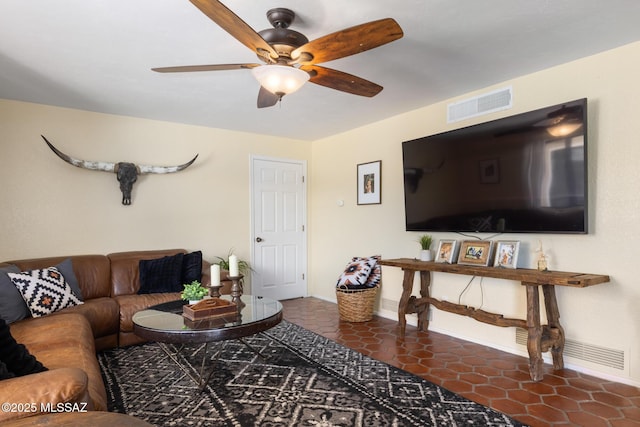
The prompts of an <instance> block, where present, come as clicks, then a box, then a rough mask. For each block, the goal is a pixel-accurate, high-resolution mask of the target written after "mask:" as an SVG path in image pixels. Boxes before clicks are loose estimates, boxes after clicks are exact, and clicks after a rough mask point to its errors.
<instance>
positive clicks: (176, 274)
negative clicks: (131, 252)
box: [138, 254, 184, 294]
mask: <svg viewBox="0 0 640 427" xmlns="http://www.w3.org/2000/svg"><path fill="white" fill-rule="evenodd" d="M183 258H184V254H177V255H173V256H166V257H162V258H157V259H150V260H142V261H140V263H139V264H138V268H139V269H140V290H139V291H138V294H157V293H163V292H182V290H183V289H184V287H183V286H182V260H183Z"/></svg>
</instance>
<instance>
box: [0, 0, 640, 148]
mask: <svg viewBox="0 0 640 427" xmlns="http://www.w3.org/2000/svg"><path fill="white" fill-rule="evenodd" d="M223 3H224V4H225V5H226V6H227V7H228V8H230V9H231V10H233V11H234V12H235V13H236V14H237V15H238V16H239V17H240V18H242V19H243V20H244V21H245V22H246V23H247V24H249V25H250V26H251V27H252V28H254V29H255V30H256V31H260V30H263V29H266V28H269V27H270V24H269V22H268V21H267V18H266V15H265V14H266V11H267V10H268V9H271V8H274V7H287V8H290V9H292V10H293V11H294V12H296V14H297V18H296V21H295V22H294V23H293V24H292V26H291V29H294V30H297V31H299V32H302V33H304V34H305V35H306V36H307V38H309V40H313V39H315V38H318V37H320V36H323V35H326V34H329V33H332V32H334V31H338V30H341V29H344V28H347V27H351V26H354V25H358V24H361V23H364V22H368V21H373V20H376V19H380V18H386V17H392V18H394V19H395V20H396V21H397V22H398V23H399V24H400V26H401V27H402V28H403V30H404V37H403V38H402V39H400V40H397V41H394V42H392V43H390V44H387V45H385V46H382V47H379V48H377V49H373V50H370V51H367V52H364V53H361V54H358V55H354V56H351V57H348V58H343V59H339V60H336V61H332V62H328V63H325V64H322V65H323V66H327V67H330V68H334V69H337V70H340V71H344V72H347V73H350V74H354V75H357V76H360V77H363V78H365V79H367V80H370V81H373V82H375V83H378V84H380V85H381V86H383V87H384V90H383V91H382V92H381V93H380V94H379V95H377V96H376V97H373V98H366V97H359V96H355V95H350V94H346V93H343V92H339V91H336V90H331V89H327V88H325V87H322V86H318V85H315V84H310V83H307V84H306V85H305V86H304V87H302V89H300V90H299V91H298V92H296V93H294V94H291V95H288V96H285V97H284V98H283V100H282V103H281V104H280V105H276V106H275V107H272V108H265V109H258V108H256V97H257V94H258V88H259V86H258V83H257V81H255V80H254V78H253V77H252V75H251V72H250V71H248V70H235V71H216V72H204V73H180V74H159V73H154V72H152V71H150V68H152V67H164V66H174V65H194V64H218V63H223V64H224V63H245V62H249V63H253V62H258V61H257V58H256V56H255V55H254V54H253V53H252V52H251V51H250V50H249V49H248V48H246V47H245V46H244V45H242V44H241V43H240V42H238V41H237V40H236V39H234V38H233V37H231V36H230V35H228V34H227V33H226V32H224V31H223V30H222V29H220V28H219V27H218V26H217V25H216V24H215V23H213V22H212V21H211V20H210V19H209V18H207V17H206V16H205V15H204V14H203V13H202V12H200V10H198V9H197V8H196V7H195V6H193V5H192V4H191V3H190V2H189V1H188V0H162V1H158V0H89V1H87V0H57V1H55V2H52V1H50V0H28V1H25V0H2V1H0V98H6V99H14V100H21V101H29V102H36V103H42V104H51V105H58V106H63V107H70V108H77V109H83V110H89V111H97V112H104V113H112V114H120V115H127V116H134V117H143V118H150V119H157V120H165V121H172V122H179V123H187V124H194V125H202V126H208V127H214V128H223V129H231V130H238V131H246V132H253V133H260V134H267V135H277V136H281V137H289V138H296V139H304V140H315V139H318V138H322V137H326V136H329V135H332V134H336V133H340V132H343V131H346V130H348V129H352V128H355V127H359V126H362V125H366V124H368V123H372V122H375V121H378V120H381V119H384V118H387V117H391V116H394V115H397V114H401V113H403V112H406V111H410V110H413V109H416V108H419V107H422V106H425V105H429V104H432V103H434V102H438V101H441V100H444V99H448V98H451V97H454V96H457V95H460V94H463V93H466V92H468V91H471V90H475V89H479V88H482V87H486V86H489V85H492V84H495V83H498V82H501V81H504V80H507V79H510V78H513V77H517V76H521V75H524V74H528V73H531V72H535V71H538V70H541V69H544V68H548V67H551V66H554V65H557V64H561V63H565V62H568V61H571V60H574V59H577V58H581V57H585V56H589V55H592V54H595V53H598V52H601V51H604V50H608V49H611V48H614V47H618V46H621V45H624V44H628V43H630V42H634V41H637V40H640V24H639V22H640V1H638V0H608V1H606V2H605V1H602V0H484V1H473V0H375V1H372V0H350V1H346V2H345V1H336V0H262V1H259V2H257V1H255V0H253V1H252V0H224V1H223ZM576 78H580V76H576Z"/></svg>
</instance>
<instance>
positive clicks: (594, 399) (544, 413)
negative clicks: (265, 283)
mask: <svg viewBox="0 0 640 427" xmlns="http://www.w3.org/2000/svg"><path fill="white" fill-rule="evenodd" d="M283 306H284V318H285V319H286V320H288V321H290V322H292V323H295V324H298V325H300V326H303V327H305V328H307V329H309V330H311V331H314V332H315V333H317V334H320V335H323V336H325V337H327V338H330V339H332V340H333V341H336V342H338V343H340V344H342V345H345V346H347V347H350V348H352V349H354V350H357V351H359V352H361V353H364V354H366V355H368V356H370V357H373V358H375V359H378V360H381V361H383V362H386V363H388V364H390V365H393V366H397V367H399V368H401V369H404V370H406V371H409V372H412V373H414V374H416V375H419V376H420V377H422V378H425V379H427V380H429V381H431V382H433V383H436V384H439V385H441V386H443V387H445V388H447V389H449V390H451V391H453V392H455V393H458V394H460V395H462V396H465V397H466V398H468V399H471V400H473V401H475V402H478V403H481V404H483V405H486V406H490V407H492V408H494V409H496V410H498V411H501V412H503V413H505V414H508V415H510V416H511V417H513V418H515V419H516V420H518V421H520V422H522V423H526V424H528V425H530V426H533V427H537V426H588V427H599V426H616V427H622V426H640V389H638V388H636V387H632V386H628V385H625V384H620V383H615V382H611V381H608V380H603V379H599V378H595V377H592V376H588V375H584V374H582V373H579V372H575V371H571V370H568V369H564V370H562V371H557V372H554V371H553V367H552V366H550V365H548V364H545V375H544V379H543V380H542V381H540V382H533V381H531V379H530V378H529V369H528V359H527V358H525V357H521V356H516V355H512V354H510V353H505V352H502V351H499V350H495V349H493V348H490V347H486V346H483V345H479V344H474V343H471V342H468V341H463V340H460V339H456V338H452V337H450V336H447V335H443V334H439V333H437V332H420V331H418V330H417V328H415V327H412V326H410V325H407V332H406V335H405V338H404V339H402V338H400V337H399V336H398V327H397V322H396V321H394V320H390V319H385V318H382V317H377V316H374V318H373V319H372V320H371V321H369V322H363V323H349V322H344V321H340V319H339V315H338V306H337V305H336V304H333V303H331V302H327V301H324V300H320V299H317V298H300V299H294V300H288V301H283Z"/></svg>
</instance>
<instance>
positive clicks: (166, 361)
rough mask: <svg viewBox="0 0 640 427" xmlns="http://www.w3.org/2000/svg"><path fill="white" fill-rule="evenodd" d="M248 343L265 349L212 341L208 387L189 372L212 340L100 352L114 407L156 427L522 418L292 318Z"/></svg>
mask: <svg viewBox="0 0 640 427" xmlns="http://www.w3.org/2000/svg"><path fill="white" fill-rule="evenodd" d="M246 343H247V344H248V345H249V346H251V347H252V348H253V350H257V351H259V352H260V353H261V354H262V356H264V358H263V357H261V356H258V355H257V354H256V353H255V352H254V351H252V349H251V348H249V346H247V345H245V344H244V343H242V342H240V341H226V342H222V343H216V344H211V345H209V348H208V352H207V353H206V354H207V363H208V364H209V366H210V367H212V368H213V371H212V372H213V374H212V376H211V379H210V381H209V383H208V384H207V386H206V387H205V389H204V390H203V392H202V393H201V392H199V391H198V386H197V384H196V383H195V382H194V381H193V380H192V379H191V377H197V375H198V374H199V371H200V367H201V364H202V355H203V352H204V350H205V346H204V345H192V346H186V347H184V348H182V349H180V350H179V349H178V347H177V346H175V345H173V344H159V343H149V344H143V345H138V346H132V347H126V348H121V349H112V350H108V351H104V352H101V353H99V361H100V366H101V368H102V373H103V377H104V379H105V384H106V387H107V393H108V397H109V410H110V411H114V412H121V413H126V414H129V415H133V416H135V417H137V418H140V419H143V420H145V421H147V422H149V423H151V424H155V425H157V426H269V427H272V426H324V427H331V426H340V427H347V426H420V427H424V426H438V427H441V426H472V425H473V426H522V425H523V424H520V423H518V422H516V421H514V420H512V419H510V418H509V417H507V416H506V415H504V414H501V413H499V412H496V411H494V410H492V409H490V408H487V407H484V406H482V405H479V404H477V403H474V402H471V401H469V400H466V399H464V398H463V397H461V396H458V395H456V394H454V393H451V392H449V391H448V390H445V389H443V388H441V387H439V386H437V385H435V384H432V383H430V382H428V381H425V380H423V379H421V378H419V377H417V376H415V375H413V374H410V373H408V372H405V371H402V370H400V369H397V368H394V367H392V366H389V365H387V364H385V363H382V362H379V361H376V360H374V359H371V358H369V357H367V356H364V355H363V354H360V353H358V352H355V351H353V350H350V349H348V348H346V347H344V346H342V345H340V344H337V343H335V342H333V341H331V340H328V339H326V338H324V337H322V336H320V335H317V334H315V333H313V332H311V331H308V330H306V329H304V328H302V327H300V326H297V325H294V324H292V323H289V322H286V321H283V322H282V323H281V324H279V325H278V326H276V327H275V328H272V329H270V330H269V331H266V332H263V333H260V334H258V335H255V336H253V337H250V338H247V339H246ZM178 350H179V351H178ZM167 351H168V352H170V353H171V354H172V355H173V358H172V357H170V356H169V355H168V354H167ZM179 365H180V366H181V367H179Z"/></svg>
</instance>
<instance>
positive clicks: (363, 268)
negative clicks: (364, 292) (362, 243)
mask: <svg viewBox="0 0 640 427" xmlns="http://www.w3.org/2000/svg"><path fill="white" fill-rule="evenodd" d="M375 263H376V260H375V258H360V257H353V258H352V259H351V262H349V264H347V266H346V267H345V269H344V272H343V273H342V274H341V275H340V277H339V278H338V283H336V286H337V287H345V286H346V287H347V288H350V289H352V288H354V287H355V288H357V287H361V286H364V284H365V283H366V281H367V278H368V277H369V274H370V273H371V269H372V268H373V266H374V265H375Z"/></svg>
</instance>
